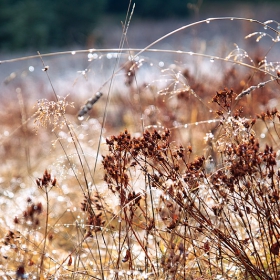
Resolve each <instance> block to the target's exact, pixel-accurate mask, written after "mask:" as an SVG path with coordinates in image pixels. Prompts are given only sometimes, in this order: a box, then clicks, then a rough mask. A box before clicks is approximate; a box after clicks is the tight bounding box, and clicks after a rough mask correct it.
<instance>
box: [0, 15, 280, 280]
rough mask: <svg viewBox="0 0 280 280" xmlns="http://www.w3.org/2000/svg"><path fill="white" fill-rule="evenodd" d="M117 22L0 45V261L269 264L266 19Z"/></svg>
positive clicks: (180, 266)
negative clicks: (112, 44)
mask: <svg viewBox="0 0 280 280" xmlns="http://www.w3.org/2000/svg"><path fill="white" fill-rule="evenodd" d="M223 24H225V25H223ZM230 25H233V26H236V28H238V30H242V32H244V33H245V34H244V36H247V39H244V36H243V35H242V34H241V35H240V37H239V38H238V42H237V40H236V41H235V42H236V43H237V44H236V45H233V44H232V42H231V43H229V44H227V42H225V43H224V44H223V43H222V40H221V38H220V37H219V38H218V37H217V38H216V39H215V37H207V36H208V35H207V28H209V29H211V28H213V29H216V28H221V26H230ZM193 28H195V29H196V30H197V32H199V30H204V32H206V33H204V34H205V39H201V37H200V36H197V35H195V34H192V35H191V36H192V40H189V39H188V35H186V34H187V33H188V30H189V29H192V30H193ZM205 30H206V31H205ZM127 31H128V32H129V31H130V29H129V17H128V18H127V19H126V21H125V23H124V30H123V33H122V39H121V40H120V45H119V48H116V49H89V50H76V51H69V52H65V53H53V54H46V55H44V54H38V55H36V56H34V57H28V58H18V59H11V60H9V59H7V60H4V59H3V60H2V61H0V62H1V64H0V69H1V75H3V76H4V77H3V79H2V80H3V83H2V84H1V92H0V94H1V98H2V102H1V105H0V106H1V111H0V114H1V118H0V142H1V146H0V155H1V168H0V185H1V189H0V207H1V213H2V215H1V218H0V237H1V239H2V242H1V245H0V252H1V254H0V276H1V277H2V279H193V280H202V279H207V280H208V279H280V275H279V271H280V270H279V264H280V261H279V249H280V202H279V183H280V171H279V140H280V139H279V138H280V135H279V133H280V131H279V120H280V112H278V110H279V105H278V102H279V96H280V95H279V94H280V86H279V82H280V81H279V79H280V61H279V41H280V24H279V23H277V22H275V21H270V22H260V21H256V20H252V19H247V18H242V19H241V18H234V17H232V18H217V19H207V20H202V21H201V22H193V23H190V24H189V25H185V26H183V27H179V29H177V30H170V32H171V33H172V34H171V33H170V34H167V33H166V34H163V36H164V37H163V38H161V39H159V41H158V42H157V41H154V43H152V44H151V45H149V46H148V47H147V48H146V47H145V46H142V45H141V44H140V43H139V47H138V48H134V47H133V48H132V47H131V48H128V47H126V46H127V38H126V36H125V35H126V32H127ZM247 31H248V32H247ZM246 32H247V33H246ZM200 35H201V36H202V35H203V33H202V34H201V33H200ZM235 36H236V35H235ZM165 40H166V42H167V43H166V45H165V44H164V42H165ZM169 40H171V41H169ZM172 40H175V41H172ZM231 40H234V38H231ZM170 42H173V43H170ZM174 42H177V43H178V48H172V47H171V46H174ZM158 46H160V47H158ZM241 46H242V47H241Z"/></svg>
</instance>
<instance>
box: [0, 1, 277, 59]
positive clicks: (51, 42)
mask: <svg viewBox="0 0 280 280" xmlns="http://www.w3.org/2000/svg"><path fill="white" fill-rule="evenodd" d="M132 3H135V10H134V14H133V17H132V22H131V29H130V30H129V34H128V38H129V43H130V44H131V46H137V47H144V46H145V45H147V44H149V43H151V42H152V41H153V40H155V39H157V38H158V37H159V36H162V35H164V34H166V32H169V31H172V30H174V29H175V28H178V27H180V26H182V25H185V24H187V23H189V22H193V21H196V20H199V19H204V18H206V17H214V16H237V17H249V18H256V19H259V20H268V19H274V20H277V17H278V20H280V19H279V12H278V11H279V7H280V1H279V0H278V1H277V0H274V1H273V0H271V1H261V0H252V1H236V0H235V1H234V0H232V1H231V0H227V1H223V0H221V1H218V0H215V1H213V0H172V1H171V0H169V1H163V0H134V1H132ZM128 6H129V0H118V1H115V0H83V1H78V0H71V1H68V0H1V1H0V54H1V53H2V54H3V53H11V52H18V51H21V52H24V53H27V52H29V53H30V52H31V53H32V52H34V51H35V52H36V51H37V50H40V51H52V50H59V49H65V48H67V47H77V48H93V47H95V48H97V47H98V48H99V47H111V48H112V47H117V46H118V42H119V40H120V37H121V32H122V24H121V21H124V19H125V15H126V12H127V8H128ZM229 31H230V32H231V33H235V32H236V31H238V30H234V29H233V30H229ZM193 32H195V31H193Z"/></svg>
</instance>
